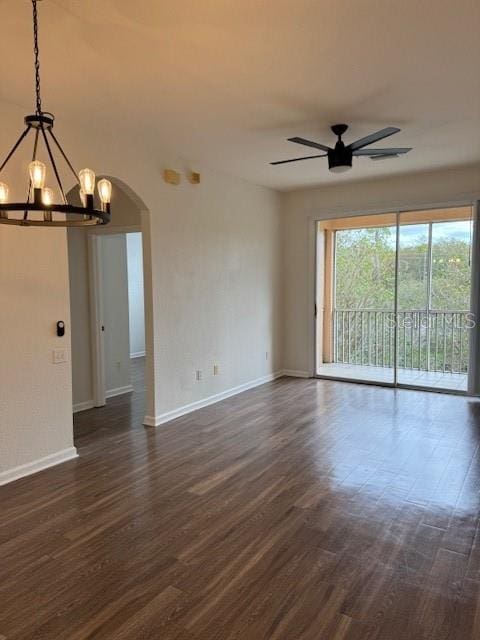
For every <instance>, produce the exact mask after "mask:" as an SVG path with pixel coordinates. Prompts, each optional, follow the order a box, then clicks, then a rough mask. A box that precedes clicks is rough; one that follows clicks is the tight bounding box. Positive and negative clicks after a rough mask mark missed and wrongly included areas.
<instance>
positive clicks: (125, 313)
mask: <svg viewBox="0 0 480 640" xmlns="http://www.w3.org/2000/svg"><path fill="white" fill-rule="evenodd" d="M100 255H101V264H102V267H101V272H102V287H101V293H102V307H103V324H104V327H105V331H104V344H105V388H106V396H107V398H108V397H112V396H114V395H119V394H120V393H125V392H127V391H130V390H131V380H130V340H129V309H128V307H129V304H128V274H127V238H126V234H124V233H123V234H119V235H116V234H113V235H111V234H108V235H104V236H102V237H101V242H100Z"/></svg>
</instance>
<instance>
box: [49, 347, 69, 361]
mask: <svg viewBox="0 0 480 640" xmlns="http://www.w3.org/2000/svg"><path fill="white" fill-rule="evenodd" d="M52 355H53V364H61V363H62V362H67V351H66V349H54V350H53V352H52Z"/></svg>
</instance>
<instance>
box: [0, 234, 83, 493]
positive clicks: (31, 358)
mask: <svg viewBox="0 0 480 640" xmlns="http://www.w3.org/2000/svg"><path fill="white" fill-rule="evenodd" d="M66 249H67V245H66V235H65V231H63V230H56V229H55V230H53V229H49V230H44V229H34V228H31V229H22V228H20V227H16V228H13V227H5V226H0V326H1V327H2V329H1V332H0V484H2V483H3V482H6V481H8V480H11V479H14V478H15V477H16V476H19V475H22V474H24V473H28V472H29V471H32V470H34V469H38V468H40V467H41V466H44V465H46V464H51V463H53V462H57V461H60V460H63V459H64V458H68V457H72V456H74V455H75V450H74V449H73V438H72V414H71V402H72V395H71V394H72V392H71V371H70V362H69V361H68V362H66V363H62V364H53V358H52V350H53V349H55V348H62V349H65V350H66V352H67V359H68V360H69V359H70V357H69V350H70V322H69V305H68V264H67V250H66ZM58 320H63V321H64V322H65V323H66V334H65V336H64V337H63V338H59V337H57V335H56V322H57V321H58ZM45 458H47V459H45ZM24 465H25V466H24Z"/></svg>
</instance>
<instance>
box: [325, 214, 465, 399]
mask: <svg viewBox="0 0 480 640" xmlns="http://www.w3.org/2000/svg"><path fill="white" fill-rule="evenodd" d="M471 245H472V209H471V207H457V208H452V209H441V210H429V211H409V212H404V213H399V214H380V215H376V216H373V215H372V216H361V217H355V218H345V219H342V220H339V219H336V220H331V221H324V222H321V223H318V242H317V258H318V268H317V375H319V376H321V377H332V378H337V379H344V380H355V381H361V382H378V383H381V384H391V385H399V386H407V387H419V388H429V389H434V390H448V391H456V392H462V391H466V390H467V386H468V385H467V383H468V375H469V361H470V360H469V358H470V344H471V336H472V332H473V331H476V330H477V328H476V326H475V323H474V322H473V320H472V315H471V313H470V309H471V304H470V295H471V293H470V292H471V288H472V282H471V280H472V279H471V256H472V246H471Z"/></svg>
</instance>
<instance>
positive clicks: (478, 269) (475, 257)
mask: <svg viewBox="0 0 480 640" xmlns="http://www.w3.org/2000/svg"><path fill="white" fill-rule="evenodd" d="M458 207H471V208H472V214H471V220H472V243H471V255H472V264H471V280H470V300H471V304H470V308H471V313H473V314H474V317H475V318H476V319H480V194H479V196H478V199H477V198H474V199H473V200H460V201H450V202H448V203H436V204H428V205H426V204H418V205H408V206H405V207H395V208H391V209H388V208H382V209H381V210H376V211H375V210H371V209H367V210H362V211H355V212H345V213H343V212H342V213H340V212H338V213H337V214H336V215H330V216H325V217H323V216H322V217H320V218H319V217H317V216H316V217H312V218H310V225H309V235H311V234H312V233H313V235H314V242H310V243H309V247H313V269H310V270H309V272H310V273H312V272H313V274H314V277H313V281H314V282H313V285H314V286H313V287H311V286H310V287H309V290H310V291H311V293H312V294H313V304H312V308H313V314H312V315H313V322H312V324H311V326H310V328H309V329H310V330H309V334H308V335H310V336H311V341H312V342H313V344H311V347H313V348H310V354H312V355H313V360H312V361H311V370H310V375H311V377H314V378H318V379H323V380H338V381H340V382H352V383H361V384H370V385H376V386H382V387H391V388H401V389H415V390H422V391H430V392H434V393H435V392H436V393H449V394H453V395H469V396H476V395H480V323H479V322H477V325H476V326H475V329H474V330H473V331H472V337H471V343H470V354H469V370H468V379H467V385H468V387H467V391H463V390H454V389H443V388H436V387H435V388H434V387H426V386H425V387H420V386H417V385H412V384H406V383H401V382H398V366H397V364H398V326H397V322H395V325H394V345H395V348H394V357H393V360H394V362H393V374H394V375H393V381H392V382H386V381H379V382H376V381H372V380H362V379H356V378H342V377H338V376H325V375H321V374H319V373H318V370H319V369H318V367H319V364H320V363H319V361H318V360H319V359H318V339H319V335H318V328H317V327H318V318H317V313H318V311H319V304H318V302H319V300H318V291H319V286H320V284H321V283H319V282H318V259H319V250H318V225H319V223H320V224H321V223H325V222H328V221H329V220H331V221H333V220H338V219H340V218H358V217H362V216H366V215H368V216H376V215H381V214H395V217H396V225H395V226H396V238H395V245H396V246H395V292H394V313H395V318H396V317H397V315H398V267H399V249H400V245H399V243H400V233H399V231H400V226H401V222H400V220H401V215H402V214H403V213H410V212H415V211H430V210H431V211H434V210H436V209H454V208H458ZM431 228H432V227H431V223H430V229H429V234H431ZM333 251H334V253H335V248H334V249H333ZM430 251H431V246H430ZM429 277H431V273H430V274H429ZM333 287H335V284H333Z"/></svg>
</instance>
